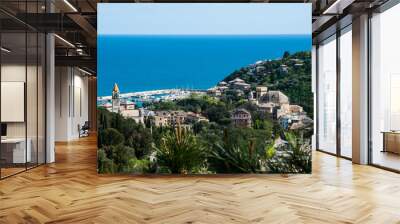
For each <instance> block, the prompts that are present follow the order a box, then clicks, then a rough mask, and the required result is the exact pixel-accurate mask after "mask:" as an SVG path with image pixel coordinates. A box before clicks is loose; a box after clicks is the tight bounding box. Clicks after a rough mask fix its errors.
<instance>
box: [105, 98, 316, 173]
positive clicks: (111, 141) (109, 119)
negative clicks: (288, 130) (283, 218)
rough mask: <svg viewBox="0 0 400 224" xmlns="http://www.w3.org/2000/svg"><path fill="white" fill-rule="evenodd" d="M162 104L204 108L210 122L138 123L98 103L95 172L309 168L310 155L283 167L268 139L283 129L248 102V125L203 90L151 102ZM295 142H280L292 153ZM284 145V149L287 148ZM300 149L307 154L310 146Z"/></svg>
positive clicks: (304, 170)
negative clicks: (235, 123)
mask: <svg viewBox="0 0 400 224" xmlns="http://www.w3.org/2000/svg"><path fill="white" fill-rule="evenodd" d="M188 102H190V103H188ZM165 106H168V109H170V110H175V109H180V110H186V111H197V112H202V113H203V114H208V118H209V119H210V122H197V123H195V124H194V125H193V128H192V129H191V130H187V129H183V128H181V127H180V126H176V127H155V126H154V125H152V122H149V121H145V124H144V125H143V124H138V123H136V122H135V121H134V120H133V119H130V118H124V117H122V116H121V115H120V114H118V113H111V112H109V111H107V110H105V109H103V108H99V109H98V119H99V137H98V146H99V152H98V154H99V155H98V160H99V161H98V164H99V167H98V168H99V172H100V173H179V174H182V173H185V174H187V173H194V174H196V173H198V174H206V173H264V172H285V173H293V172H302V173H308V172H309V170H310V167H311V164H310V159H311V157H306V158H302V160H303V159H305V160H306V161H308V162H305V163H306V166H304V167H301V166H300V168H298V167H297V168H296V169H292V168H291V167H287V169H286V168H285V167H286V165H287V164H290V163H292V161H287V160H288V157H287V156H285V155H282V154H279V153H277V152H279V150H281V148H279V147H282V146H276V147H274V146H273V145H274V140H275V139H276V138H278V137H280V138H283V139H286V137H285V136H286V135H287V134H285V132H284V131H283V130H282V129H281V127H280V125H279V124H277V123H276V122H275V121H274V120H272V119H271V118H270V117H269V116H267V115H265V114H261V113H259V112H258V111H257V110H256V109H255V108H253V107H252V106H251V105H250V104H249V105H247V104H243V105H242V106H243V107H245V108H247V109H248V110H249V111H250V112H251V113H252V117H253V127H251V128H236V127H234V126H232V125H231V124H230V120H229V112H228V111H229V107H230V106H231V105H230V104H226V103H224V102H223V101H218V102H216V101H214V100H213V99H211V98H209V97H207V96H192V97H191V98H188V99H184V100H179V101H175V102H167V103H158V104H155V105H154V107H157V108H164V107H165ZM296 142H297V143H298V145H296V147H292V148H290V147H289V145H288V146H287V147H286V146H284V147H286V148H287V149H288V150H289V151H291V153H292V154H295V155H296V154H298V153H302V152H303V153H304V152H305V151H304V150H303V149H300V146H302V143H304V142H303V140H302V139H297V140H296ZM296 150H298V151H296ZM283 151H285V153H287V155H289V153H288V152H289V151H288V152H286V151H287V150H283ZM305 154H306V155H310V153H309V152H306V153H305ZM310 156H311V155H310ZM295 158H297V157H293V159H295ZM293 162H294V161H293ZM282 164H286V165H282ZM282 167H283V168H282ZM285 169H286V170H285Z"/></svg>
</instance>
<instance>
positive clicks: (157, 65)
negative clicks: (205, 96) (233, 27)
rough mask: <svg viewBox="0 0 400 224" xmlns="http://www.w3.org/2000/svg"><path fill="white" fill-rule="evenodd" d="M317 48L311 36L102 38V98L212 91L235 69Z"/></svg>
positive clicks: (100, 58)
mask: <svg viewBox="0 0 400 224" xmlns="http://www.w3.org/2000/svg"><path fill="white" fill-rule="evenodd" d="M310 50H311V35H249V36H244V35H239V36H238V35H233V36H231V35H229V36H228V35H227V36H213V35H209V36H208V35H207V36H206V35H198V36H186V35H183V36H171V35H170V36H162V35H160V36H146V35H135V36H127V35H121V36H118V35H99V36H98V56H97V57H98V60H97V63H98V65H97V70H98V96H108V95H111V91H112V88H113V85H114V83H118V86H119V88H120V91H121V92H122V93H126V92H136V91H145V90H155V89H169V88H191V89H208V88H210V87H212V86H214V85H216V84H217V83H218V82H219V81H220V80H222V79H224V78H225V77H226V76H228V75H229V74H230V73H232V72H233V71H235V70H237V69H240V68H241V67H243V66H246V65H249V64H253V63H255V62H256V61H258V60H266V59H277V58H280V57H282V55H283V53H284V52H285V51H289V52H291V53H294V52H297V51H310Z"/></svg>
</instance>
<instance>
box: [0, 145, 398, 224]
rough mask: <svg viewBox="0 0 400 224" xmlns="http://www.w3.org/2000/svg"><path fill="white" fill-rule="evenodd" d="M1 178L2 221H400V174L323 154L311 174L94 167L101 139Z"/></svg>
mask: <svg viewBox="0 0 400 224" xmlns="http://www.w3.org/2000/svg"><path fill="white" fill-rule="evenodd" d="M56 159H57V161H56V163H54V164H49V165H46V166H41V167H38V168H36V169H33V170H29V171H27V172H26V173H22V174H19V175H16V176H13V177H10V178H7V179H5V180H2V181H0V202H1V203H0V223H400V212H399V211H400V200H399V198H400V175H399V174H395V173H391V172H388V171H384V170H380V169H377V168H374V167H370V166H361V165H354V164H352V163H351V162H350V161H347V160H343V159H339V158H335V157H333V156H330V155H326V154H323V153H320V152H314V153H313V174H312V175H289V176H281V175H228V176H218V177H210V176H206V177H203V176H195V177H178V176H173V177H165V176H164V177H154V176H151V177H138V176H127V175H125V176H116V175H114V176H108V175H98V174H97V173H96V139H95V137H89V138H84V139H82V140H80V141H74V142H70V143H68V144H65V143H63V144H57V146H56Z"/></svg>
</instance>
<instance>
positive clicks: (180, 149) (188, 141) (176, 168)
mask: <svg viewBox="0 0 400 224" xmlns="http://www.w3.org/2000/svg"><path fill="white" fill-rule="evenodd" d="M154 148H155V150H156V161H157V163H158V165H159V166H160V169H165V168H168V169H169V170H170V171H171V173H192V172H193V171H194V170H195V169H197V168H199V167H201V166H202V165H203V164H204V163H205V148H204V147H203V146H202V144H201V143H200V142H199V141H198V139H197V138H196V136H195V135H194V134H193V133H192V132H191V131H189V130H187V129H183V128H182V127H181V126H180V125H178V127H176V128H175V130H174V131H168V132H166V133H164V134H163V136H162V138H161V141H160V144H159V146H154Z"/></svg>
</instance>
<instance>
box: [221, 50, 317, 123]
mask: <svg viewBox="0 0 400 224" xmlns="http://www.w3.org/2000/svg"><path fill="white" fill-rule="evenodd" d="M235 78H240V79H243V80H244V81H245V82H246V83H249V84H251V85H252V87H253V89H255V87H256V86H258V85H263V86H267V87H268V89H269V90H279V91H282V92H283V93H284V94H285V95H287V96H288V97H289V99H290V102H291V103H292V104H297V105H300V106H302V107H303V108H304V110H305V111H306V112H307V114H309V115H310V117H312V115H313V94H312V91H311V84H312V83H311V52H308V51H302V52H297V53H294V54H290V53H289V52H285V53H284V55H283V57H282V58H280V59H276V60H265V61H259V62H257V63H255V64H253V65H249V66H246V67H242V68H240V69H238V70H236V71H234V72H233V73H231V74H230V75H228V76H227V77H226V78H225V79H224V80H223V81H225V82H228V81H231V80H233V79H235Z"/></svg>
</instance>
